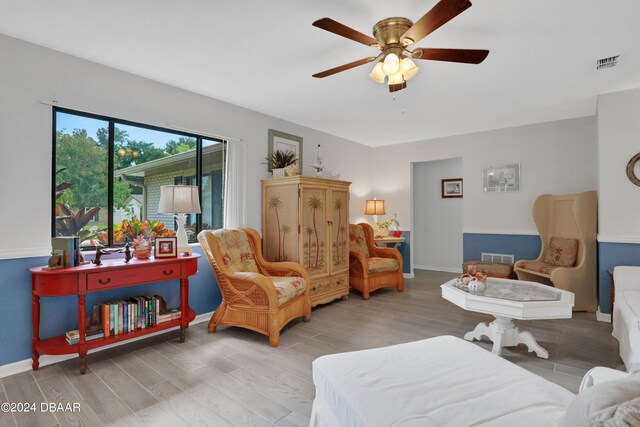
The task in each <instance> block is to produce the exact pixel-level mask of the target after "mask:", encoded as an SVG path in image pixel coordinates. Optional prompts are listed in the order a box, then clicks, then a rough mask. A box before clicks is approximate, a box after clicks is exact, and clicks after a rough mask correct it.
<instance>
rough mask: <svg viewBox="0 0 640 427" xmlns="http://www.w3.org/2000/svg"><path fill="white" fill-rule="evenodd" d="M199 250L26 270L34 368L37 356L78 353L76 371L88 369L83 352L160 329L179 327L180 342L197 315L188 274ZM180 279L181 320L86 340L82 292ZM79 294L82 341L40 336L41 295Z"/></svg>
mask: <svg viewBox="0 0 640 427" xmlns="http://www.w3.org/2000/svg"><path fill="white" fill-rule="evenodd" d="M198 258H200V254H193V255H189V256H179V257H177V258H162V259H156V258H153V257H152V258H150V259H146V260H139V259H135V258H134V259H132V260H131V261H129V263H128V264H127V263H125V262H124V260H123V259H115V260H103V263H102V265H100V266H96V265H93V264H86V265H81V266H79V267H71V268H61V269H58V270H44V269H43V267H36V268H30V269H29V271H31V294H32V296H31V298H32V299H31V316H32V323H33V341H32V352H33V357H32V359H33V364H32V367H33V370H37V369H38V366H39V358H40V354H73V353H78V355H79V356H80V373H81V374H84V373H85V371H86V369H87V352H88V351H89V350H90V349H93V348H97V347H102V346H105V345H109V344H113V343H116V342H119V341H124V340H128V339H131V338H135V337H139V336H142V335H147V334H150V333H153V332H158V331H161V330H164V329H169V328H173V327H176V326H179V327H180V342H184V339H185V332H186V329H187V328H188V327H189V322H191V321H192V320H193V319H195V317H196V313H195V311H193V310H192V309H191V308H190V307H189V276H192V275H194V274H196V273H197V272H198ZM175 279H177V280H180V310H181V315H180V318H178V319H174V320H170V321H168V322H164V323H160V324H157V325H154V326H152V327H149V328H145V329H137V330H135V331H133V332H128V333H126V334H120V335H112V336H109V337H105V338H98V339H96V340H92V341H86V337H85V333H86V319H87V310H86V306H85V304H86V302H85V295H86V294H88V293H90V292H100V291H104V290H107V289H115V288H122V287H128V286H136V285H143V284H146V283H154V282H161V281H165V280H175ZM68 295H77V296H78V331H79V333H80V341H79V342H78V344H74V345H70V344H68V343H67V341H66V339H65V335H61V336H58V337H54V338H48V339H44V340H41V339H40V297H56V296H68Z"/></svg>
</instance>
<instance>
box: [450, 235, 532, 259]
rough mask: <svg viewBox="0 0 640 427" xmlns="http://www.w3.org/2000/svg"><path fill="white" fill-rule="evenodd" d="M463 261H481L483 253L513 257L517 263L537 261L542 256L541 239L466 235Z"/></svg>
mask: <svg viewBox="0 0 640 427" xmlns="http://www.w3.org/2000/svg"><path fill="white" fill-rule="evenodd" d="M462 244H463V259H464V260H465V261H469V260H474V259H481V256H482V253H483V252H489V253H493V254H508V255H513V256H514V259H515V261H518V260H521V259H536V258H538V255H540V248H541V244H540V237H539V236H537V235H523V234H481V233H464V236H463V241H462Z"/></svg>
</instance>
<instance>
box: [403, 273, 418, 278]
mask: <svg viewBox="0 0 640 427" xmlns="http://www.w3.org/2000/svg"><path fill="white" fill-rule="evenodd" d="M402 277H404V278H405V279H413V278H414V277H416V276H415V274H413V273H402Z"/></svg>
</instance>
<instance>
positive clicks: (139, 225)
mask: <svg viewBox="0 0 640 427" xmlns="http://www.w3.org/2000/svg"><path fill="white" fill-rule="evenodd" d="M175 235H176V232H175V231H173V230H169V229H168V228H166V226H165V224H164V223H162V222H159V221H151V222H149V220H144V221H140V220H139V219H138V218H137V217H133V218H132V219H131V220H128V219H123V220H122V221H120V222H119V223H117V224H115V225H114V226H113V243H114V244H116V245H118V244H124V243H132V247H134V248H135V246H134V244H133V243H134V242H135V240H136V238H138V237H141V236H142V237H145V236H148V237H151V238H154V237H170V236H175ZM107 239H108V237H107V233H106V231H103V232H99V233H98V240H99V241H100V243H102V244H107Z"/></svg>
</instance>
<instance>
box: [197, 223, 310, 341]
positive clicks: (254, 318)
mask: <svg viewBox="0 0 640 427" xmlns="http://www.w3.org/2000/svg"><path fill="white" fill-rule="evenodd" d="M198 241H199V242H200V244H201V245H202V249H203V250H204V252H205V254H206V256H207V258H208V259H209V264H210V265H211V269H212V270H213V274H214V276H215V277H216V280H217V281H218V286H219V287H220V291H221V292H222V303H221V304H220V306H219V307H218V308H216V310H215V312H214V313H213V316H211V320H210V321H209V332H215V331H216V327H217V326H218V325H230V326H239V327H242V328H247V329H251V330H253V331H256V332H260V333H261V334H264V335H267V336H268V337H269V343H270V344H271V346H272V347H277V346H278V344H280V330H281V329H282V328H283V327H284V325H286V324H287V323H289V322H290V321H291V320H293V319H295V318H296V317H300V316H304V321H309V319H310V317H311V300H310V298H309V287H310V283H311V280H310V279H309V273H308V272H307V270H306V269H305V268H304V267H302V266H301V265H300V264H296V263H293V262H269V261H266V260H265V259H264V258H263V257H262V244H261V241H260V236H259V235H258V232H257V231H255V230H253V229H251V228H241V229H238V230H215V231H213V230H205V231H202V232H200V234H198Z"/></svg>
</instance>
